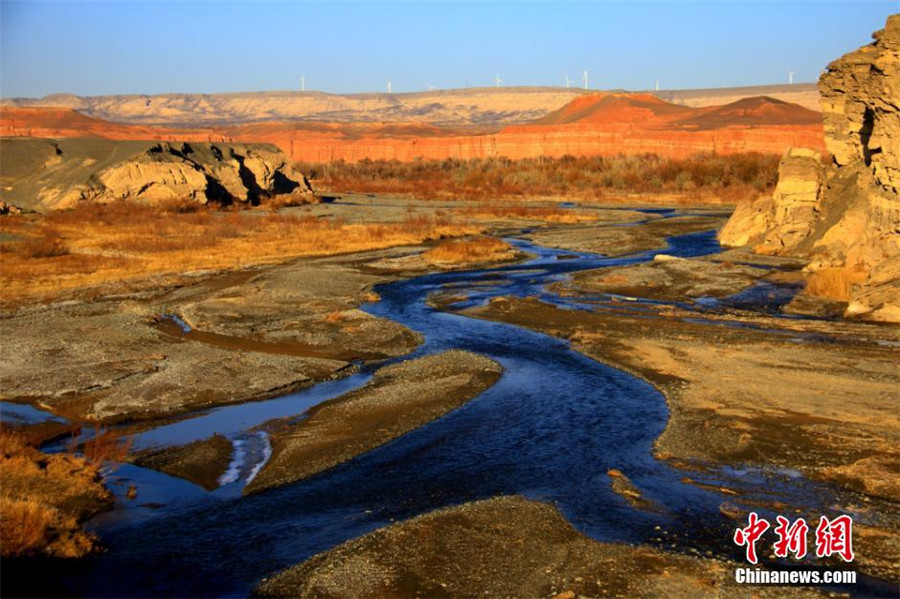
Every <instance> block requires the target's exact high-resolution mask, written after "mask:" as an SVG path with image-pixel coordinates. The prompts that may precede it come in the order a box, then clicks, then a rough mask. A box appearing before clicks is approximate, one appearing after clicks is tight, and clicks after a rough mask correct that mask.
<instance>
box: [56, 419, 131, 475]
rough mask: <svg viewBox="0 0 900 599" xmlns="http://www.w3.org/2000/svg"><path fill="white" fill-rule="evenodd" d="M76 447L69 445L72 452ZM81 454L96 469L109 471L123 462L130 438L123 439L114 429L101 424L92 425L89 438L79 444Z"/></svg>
mask: <svg viewBox="0 0 900 599" xmlns="http://www.w3.org/2000/svg"><path fill="white" fill-rule="evenodd" d="M76 449H78V448H77V447H70V451H72V452H73V453H74V452H75V451H76ZM80 449H81V454H82V456H83V457H84V460H85V461H86V462H87V463H88V465H90V466H93V467H94V468H96V469H98V470H103V471H104V472H110V471H111V470H112V469H113V468H115V467H116V466H117V465H118V464H119V463H121V462H124V461H125V458H126V457H127V456H128V452H129V451H130V450H131V439H130V438H128V439H123V438H122V436H121V435H120V434H119V433H117V432H116V431H111V430H109V429H105V428H103V427H102V426H99V425H98V426H96V427H94V432H93V434H92V435H91V438H90V439H88V440H87V441H85V442H84V443H82V444H81V448H80Z"/></svg>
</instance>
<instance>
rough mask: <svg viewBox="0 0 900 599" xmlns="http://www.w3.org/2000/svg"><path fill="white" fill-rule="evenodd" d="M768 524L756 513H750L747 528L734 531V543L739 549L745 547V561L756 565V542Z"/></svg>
mask: <svg viewBox="0 0 900 599" xmlns="http://www.w3.org/2000/svg"><path fill="white" fill-rule="evenodd" d="M769 526H770V525H769V522H768V521H767V520H766V519H765V518H759V517H758V516H757V515H756V512H750V524H749V525H748V526H747V528H739V529H737V530H736V531H734V542H735V543H736V544H737V545H738V546H739V547H740V546H742V545H746V546H747V561H748V562H750V563H751V564H755V563H756V561H757V560H756V541H757V540H759V538H760V537H761V536H762V535H763V533H764V532H766V531H767V530H769Z"/></svg>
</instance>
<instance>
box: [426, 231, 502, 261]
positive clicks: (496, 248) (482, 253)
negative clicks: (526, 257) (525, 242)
mask: <svg viewBox="0 0 900 599" xmlns="http://www.w3.org/2000/svg"><path fill="white" fill-rule="evenodd" d="M514 255H515V249H514V248H513V247H512V246H511V245H509V244H508V243H506V242H505V241H502V240H500V239H496V238H494V237H476V238H474V239H459V240H451V241H445V242H443V243H442V244H440V245H439V246H437V247H434V248H432V249H430V250H428V251H427V252H425V254H424V258H425V259H426V260H427V261H429V262H431V263H437V264H466V263H476V262H496V261H500V260H508V259H510V258H512V257H513V256H514Z"/></svg>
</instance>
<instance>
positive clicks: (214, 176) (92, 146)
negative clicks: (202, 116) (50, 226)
mask: <svg viewBox="0 0 900 599" xmlns="http://www.w3.org/2000/svg"><path fill="white" fill-rule="evenodd" d="M2 149H3V158H4V167H5V168H4V172H3V173H2V180H3V190H2V196H3V199H4V200H5V201H7V202H8V203H9V204H11V205H15V206H20V207H23V208H28V209H33V210H53V209H60V208H67V207H70V206H72V205H74V204H76V203H78V202H86V201H87V202H112V201H116V200H129V201H137V202H143V203H148V204H158V203H162V202H167V201H173V200H179V201H195V202H199V203H203V204H205V203H208V202H217V203H221V204H231V203H234V202H244V203H250V204H258V203H261V202H264V201H265V200H266V199H268V198H272V197H275V196H282V197H283V199H285V200H286V201H287V203H305V202H311V201H313V200H314V197H313V192H312V188H311V187H310V185H309V182H308V181H307V180H306V178H305V177H304V176H303V174H302V173H300V172H298V171H297V170H296V169H295V168H294V166H293V164H292V163H291V162H290V160H289V159H288V158H287V156H285V155H284V154H283V153H282V152H281V151H280V150H279V149H278V148H277V147H275V146H271V145H265V144H234V143H208V142H190V143H186V142H181V143H166V142H162V143H154V142H124V141H123V142H117V141H109V140H85V139H68V140H57V141H49V140H37V139H12V140H4V141H3V142H2Z"/></svg>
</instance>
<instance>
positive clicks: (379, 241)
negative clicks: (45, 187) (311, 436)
mask: <svg viewBox="0 0 900 599" xmlns="http://www.w3.org/2000/svg"><path fill="white" fill-rule="evenodd" d="M194 209H195V210H196V211H195V212H185V211H183V210H181V209H177V210H176V209H167V208H166V207H163V208H161V209H160V208H152V207H147V206H141V205H135V204H127V203H115V204H108V205H91V204H87V205H84V206H81V207H79V208H77V209H75V210H69V211H62V212H54V213H50V214H48V215H46V216H43V217H42V216H38V215H18V216H5V217H3V218H2V219H0V231H2V232H4V233H8V234H13V235H18V236H20V237H22V238H23V240H22V241H11V242H6V243H3V244H2V247H0V283H2V285H3V302H4V303H5V304H6V305H7V306H9V305H16V304H21V303H23V302H26V301H33V300H35V299H50V298H55V297H60V296H65V295H72V294H73V293H75V292H79V291H83V290H84V289H87V288H95V289H101V290H103V291H104V292H107V291H113V292H122V291H128V290H131V289H139V288H142V287H146V286H159V285H160V284H162V283H164V282H166V280H171V281H176V280H178V279H179V277H180V276H181V275H183V274H184V273H189V272H195V271H206V270H228V269H235V268H242V267H246V266H251V265H259V264H272V263H276V262H283V261H285V260H288V259H291V258H294V257H299V256H308V255H329V254H339V253H345V252H355V251H364V250H371V249H379V248H385V247H391V246H397V245H411V244H418V243H422V242H424V241H429V240H434V239H440V238H444V237H454V236H460V235H470V234H473V233H479V232H481V227H479V226H476V225H472V224H461V223H458V222H455V221H453V220H452V219H451V218H450V217H448V216H446V215H445V216H437V215H436V216H428V215H417V214H410V215H407V217H406V219H405V220H404V221H401V222H393V223H352V224H348V223H346V222H342V221H340V220H335V219H327V218H316V217H313V216H303V217H301V216H294V215H283V214H269V213H266V212H263V211H253V212H250V211H244V212H216V211H214V210H212V209H208V208H197V207H196V206H195V207H194ZM48 240H51V241H48ZM57 247H64V248H65V250H66V252H65V253H61V252H58V251H55V250H54V249H53V248H57ZM35 248H38V249H37V250H36V249H35ZM41 248H43V249H41ZM160 277H163V279H160ZM166 278H167V279H166Z"/></svg>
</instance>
